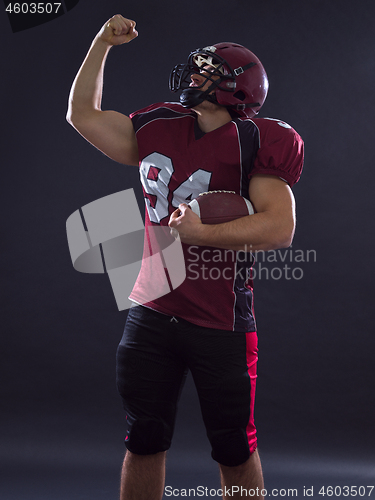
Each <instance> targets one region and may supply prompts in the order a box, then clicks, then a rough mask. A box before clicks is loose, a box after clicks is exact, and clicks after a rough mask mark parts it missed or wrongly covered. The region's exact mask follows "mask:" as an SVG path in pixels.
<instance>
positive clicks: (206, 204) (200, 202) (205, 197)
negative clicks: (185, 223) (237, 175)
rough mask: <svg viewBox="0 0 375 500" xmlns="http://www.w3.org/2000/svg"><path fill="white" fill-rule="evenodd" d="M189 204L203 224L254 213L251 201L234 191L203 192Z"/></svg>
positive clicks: (227, 220) (229, 219)
mask: <svg viewBox="0 0 375 500" xmlns="http://www.w3.org/2000/svg"><path fill="white" fill-rule="evenodd" d="M189 206H190V208H191V209H192V210H193V212H194V213H195V214H197V215H198V217H200V219H201V221H202V222H203V224H221V223H222V222H229V221H231V220H235V219H239V218H240V217H245V216H246V215H252V214H253V213H254V208H253V206H252V204H251V203H250V201H249V200H246V199H245V198H243V197H242V196H240V195H239V194H236V193H235V192H234V191H208V192H207V193H201V194H200V195H199V196H198V198H195V199H194V200H192V201H191V202H190V203H189Z"/></svg>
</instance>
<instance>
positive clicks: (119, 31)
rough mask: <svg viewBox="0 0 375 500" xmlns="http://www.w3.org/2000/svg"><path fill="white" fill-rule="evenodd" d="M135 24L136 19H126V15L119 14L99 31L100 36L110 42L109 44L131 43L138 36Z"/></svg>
mask: <svg viewBox="0 0 375 500" xmlns="http://www.w3.org/2000/svg"><path fill="white" fill-rule="evenodd" d="M135 24H136V23H135V21H132V20H131V19H125V17H123V16H121V15H120V14H117V15H115V16H113V17H111V19H110V20H109V21H107V22H106V23H105V25H104V26H103V27H102V29H101V30H100V31H99V33H98V38H100V39H101V40H102V41H104V42H106V43H108V45H122V44H123V43H129V42H130V41H131V40H133V39H134V38H136V37H137V36H138V31H137V30H136V29H135Z"/></svg>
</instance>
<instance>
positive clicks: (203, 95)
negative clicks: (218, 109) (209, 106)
mask: <svg viewBox="0 0 375 500" xmlns="http://www.w3.org/2000/svg"><path fill="white" fill-rule="evenodd" d="M215 88H216V85H215V83H213V84H212V85H210V86H209V87H208V89H207V90H204V91H203V90H200V89H196V88H194V87H190V88H188V89H184V90H183V91H182V92H181V95H180V103H181V104H182V105H183V107H184V108H194V107H195V106H198V104H201V103H202V102H203V101H209V102H213V103H214V104H219V103H218V102H217V99H216V96H215V94H210V92H212V90H214V89H215Z"/></svg>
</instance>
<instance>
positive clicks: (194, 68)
mask: <svg viewBox="0 0 375 500" xmlns="http://www.w3.org/2000/svg"><path fill="white" fill-rule="evenodd" d="M194 73H201V74H203V75H204V76H205V78H206V79H205V80H204V82H203V83H202V84H201V85H199V86H198V87H191V86H190V84H191V81H192V80H191V75H193V74H194ZM207 81H210V82H211V85H210V86H209V87H208V88H207V90H205V91H202V90H200V89H201V88H202V87H203V86H204V85H205V84H206V83H207ZM169 88H170V89H171V91H172V92H177V91H178V90H182V93H181V96H180V102H181V104H182V105H183V106H184V107H186V108H192V107H194V106H197V105H198V104H199V103H201V102H203V101H204V100H208V101H211V102H215V103H216V104H220V105H221V106H225V107H227V108H228V109H231V110H234V111H236V112H237V113H238V114H239V115H240V116H243V117H247V118H251V117H253V116H254V115H256V114H257V113H258V112H259V110H260V108H261V107H262V105H263V103H264V101H265V99H266V97H267V92H268V78H267V74H266V71H265V69H264V67H263V65H262V63H261V62H260V60H259V59H258V58H257V57H256V55H255V54H253V53H252V52H251V51H250V50H249V49H247V48H246V47H244V46H243V45H239V44H238V43H231V42H222V43H217V44H215V45H210V46H208V47H204V48H203V49H197V50H194V51H193V52H191V53H190V55H189V57H188V60H187V63H186V64H178V65H176V66H175V67H174V68H173V70H172V72H171V74H170V77H169Z"/></svg>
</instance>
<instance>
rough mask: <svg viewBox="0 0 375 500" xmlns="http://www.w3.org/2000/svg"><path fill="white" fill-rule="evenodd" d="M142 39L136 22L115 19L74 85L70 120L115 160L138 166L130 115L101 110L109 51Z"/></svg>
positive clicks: (100, 35) (95, 42)
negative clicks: (104, 73)
mask: <svg viewBox="0 0 375 500" xmlns="http://www.w3.org/2000/svg"><path fill="white" fill-rule="evenodd" d="M137 36H138V32H137V31H136V29H135V22H134V21H132V20H130V19H125V18H124V17H122V16H121V15H116V16H114V17H112V18H111V19H110V20H109V21H107V22H106V23H105V25H104V26H103V27H102V29H101V30H100V31H99V33H98V34H97V35H96V37H95V38H94V40H93V42H92V44H91V47H90V50H89V51H88V53H87V56H86V58H85V60H84V61H83V64H82V66H81V68H80V69H79V71H78V73H77V76H76V78H75V80H74V82H73V85H72V88H71V91H70V95H69V105H68V112H67V116H66V118H67V121H68V122H69V123H70V124H71V125H72V126H73V127H74V128H75V129H76V130H77V131H78V132H79V133H80V134H81V135H82V136H83V137H84V138H85V139H86V140H87V141H89V142H90V143H91V144H92V145H93V146H95V147H96V148H97V149H99V150H100V151H102V152H103V153H104V154H105V155H107V156H109V157H110V158H112V159H113V160H115V161H117V162H119V163H123V164H125V165H138V147H137V140H136V137H135V133H134V129H133V125H132V122H131V120H130V118H129V117H128V116H125V115H123V114H122V113H118V112H116V111H103V110H102V109H101V101H102V89H103V72H104V65H105V62H106V59H107V56H108V53H109V50H110V49H111V47H113V46H114V45H122V44H124V43H128V42H130V41H131V40H133V39H134V38H135V37H137Z"/></svg>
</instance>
